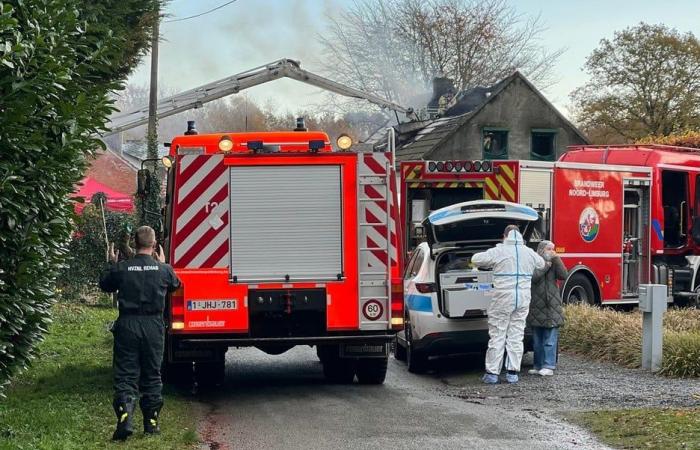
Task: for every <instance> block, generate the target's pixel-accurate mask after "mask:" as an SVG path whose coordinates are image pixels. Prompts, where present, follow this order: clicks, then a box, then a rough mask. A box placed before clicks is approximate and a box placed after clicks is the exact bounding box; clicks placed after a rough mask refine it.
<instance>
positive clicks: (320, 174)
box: [230, 165, 343, 281]
mask: <svg viewBox="0 0 700 450" xmlns="http://www.w3.org/2000/svg"><path fill="white" fill-rule="evenodd" d="M230 202H231V204H230V211H231V220H230V223H231V240H230V242H231V248H230V255H231V264H230V270H231V276H232V277H234V279H236V280H238V281H284V280H285V277H286V276H289V279H290V281H295V280H331V279H336V278H337V276H338V274H341V273H342V272H343V267H342V260H343V255H342V253H343V251H342V249H343V247H342V216H343V215H342V197H341V171H340V166H337V165H319V166H244V167H235V166H234V167H231V182H230Z"/></svg>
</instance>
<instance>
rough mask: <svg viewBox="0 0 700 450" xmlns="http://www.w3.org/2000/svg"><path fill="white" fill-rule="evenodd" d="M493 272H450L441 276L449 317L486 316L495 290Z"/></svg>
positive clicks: (441, 285) (445, 307)
mask: <svg viewBox="0 0 700 450" xmlns="http://www.w3.org/2000/svg"><path fill="white" fill-rule="evenodd" d="M492 281H493V277H492V274H491V272H482V271H462V270H460V271H448V272H445V273H443V274H440V287H441V289H442V298H443V304H444V309H445V315H446V316H447V317H452V318H454V317H481V316H485V315H486V310H487V309H488V305H489V302H490V301H491V294H492V289H493V282H492Z"/></svg>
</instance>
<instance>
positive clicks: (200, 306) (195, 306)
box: [187, 299, 238, 311]
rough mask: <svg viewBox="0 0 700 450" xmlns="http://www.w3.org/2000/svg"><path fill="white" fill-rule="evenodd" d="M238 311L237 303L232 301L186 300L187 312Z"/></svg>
mask: <svg viewBox="0 0 700 450" xmlns="http://www.w3.org/2000/svg"><path fill="white" fill-rule="evenodd" d="M231 309H238V301H236V300H235V299H233V300H188V301H187V310H188V311H217V310H231Z"/></svg>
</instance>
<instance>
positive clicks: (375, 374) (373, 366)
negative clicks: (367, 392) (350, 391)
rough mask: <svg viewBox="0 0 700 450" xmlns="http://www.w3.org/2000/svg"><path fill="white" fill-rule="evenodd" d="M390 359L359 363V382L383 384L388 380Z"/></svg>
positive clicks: (366, 360)
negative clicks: (387, 373)
mask: <svg viewBox="0 0 700 450" xmlns="http://www.w3.org/2000/svg"><path fill="white" fill-rule="evenodd" d="M388 365H389V358H366V359H359V360H358V361H357V381H358V382H359V383H360V384H382V383H384V379H385V378H386V370H387V367H388Z"/></svg>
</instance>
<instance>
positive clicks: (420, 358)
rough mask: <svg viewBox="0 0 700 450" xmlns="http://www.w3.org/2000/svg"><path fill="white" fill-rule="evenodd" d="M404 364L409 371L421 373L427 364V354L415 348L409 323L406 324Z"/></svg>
mask: <svg viewBox="0 0 700 450" xmlns="http://www.w3.org/2000/svg"><path fill="white" fill-rule="evenodd" d="M405 333H406V365H408V371H409V372H411V373H423V372H425V370H426V369H427V366H428V355H426V354H425V353H424V352H422V351H420V350H416V349H415V345H414V344H415V343H414V342H413V332H412V330H411V324H410V323H408V324H406V328H405Z"/></svg>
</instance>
